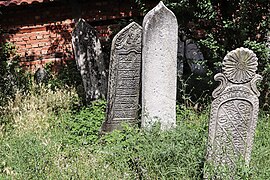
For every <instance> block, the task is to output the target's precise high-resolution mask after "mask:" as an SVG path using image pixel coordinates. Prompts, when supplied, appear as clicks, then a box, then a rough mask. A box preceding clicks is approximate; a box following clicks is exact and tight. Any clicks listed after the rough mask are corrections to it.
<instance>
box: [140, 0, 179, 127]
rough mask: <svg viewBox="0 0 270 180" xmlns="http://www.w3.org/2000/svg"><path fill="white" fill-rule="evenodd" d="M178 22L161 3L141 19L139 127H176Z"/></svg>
mask: <svg viewBox="0 0 270 180" xmlns="http://www.w3.org/2000/svg"><path fill="white" fill-rule="evenodd" d="M177 37H178V24H177V19H176V17H175V15H174V14H173V12H172V11H170V10H169V9H168V8H167V7H166V6H165V5H164V4H163V3H162V2H160V3H159V4H158V5H157V6H156V7H155V8H154V9H152V10H151V11H150V12H148V13H147V14H146V16H145V17H144V20H143V50H142V126H143V127H146V128H148V127H149V128H150V127H151V126H152V125H153V124H154V123H155V122H159V123H160V124H161V129H163V130H165V129H169V128H171V127H174V126H175V125H176V80H177Z"/></svg>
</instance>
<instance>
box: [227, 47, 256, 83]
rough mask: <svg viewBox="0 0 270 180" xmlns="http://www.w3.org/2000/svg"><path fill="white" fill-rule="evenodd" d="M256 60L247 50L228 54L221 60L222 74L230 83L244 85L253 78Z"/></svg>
mask: <svg viewBox="0 0 270 180" xmlns="http://www.w3.org/2000/svg"><path fill="white" fill-rule="evenodd" d="M257 60H258V58H257V57H256V55H255V54H254V53H253V51H251V50H249V49H247V48H243V47H241V48H237V49H236V50H233V51H231V52H229V53H228V54H227V55H226V56H225V58H224V60H223V73H224V75H225V76H226V77H227V78H228V80H229V81H231V82H232V83H237V84H240V83H246V82H249V81H250V80H252V79H253V78H254V76H255V75H256V70H257V65H258V62H257Z"/></svg>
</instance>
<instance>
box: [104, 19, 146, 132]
mask: <svg viewBox="0 0 270 180" xmlns="http://www.w3.org/2000/svg"><path fill="white" fill-rule="evenodd" d="M141 41H142V27H141V26H140V25H138V24H137V23H135V22H132V23H130V24H129V25H128V26H126V27H125V28H124V29H122V30H121V31H120V32H119V33H118V34H117V35H116V36H115V37H114V39H113V41H112V47H111V60H110V69H109V86H108V97H107V102H108V103H107V110H106V111H107V113H106V114H107V117H106V121H105V123H104V124H103V126H102V131H106V132H109V131H112V130H114V129H118V128H120V127H121V126H120V125H121V123H123V122H126V123H136V122H137V119H138V109H139V96H140V79H141V51H142V50H141V49H142V45H141Z"/></svg>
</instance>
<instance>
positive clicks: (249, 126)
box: [205, 47, 262, 176]
mask: <svg viewBox="0 0 270 180" xmlns="http://www.w3.org/2000/svg"><path fill="white" fill-rule="evenodd" d="M257 65H258V63H257V57H256V55H255V54H254V53H253V52H252V51H251V50H249V49H247V48H242V47H241V48H237V49H236V50H233V51H231V52H229V53H228V54H227V55H226V56H225V58H224V60H223V68H222V70H223V73H218V74H216V75H215V77H214V78H215V80H216V81H220V82H221V84H220V86H219V87H218V88H216V89H215V90H214V91H213V97H214V100H213V102H212V105H211V117H210V122H209V136H208V147H207V158H206V159H207V162H208V163H210V164H212V165H213V166H214V167H226V168H228V169H229V170H230V171H229V172H231V173H232V176H233V173H234V172H235V170H236V164H237V163H238V161H239V158H240V159H242V160H244V162H245V163H246V165H248V164H249V161H250V155H251V149H252V143H253V137H254V133H255V127H256V123H257V119H258V110H259V100H258V97H259V95H260V93H259V92H258V90H257V87H256V82H257V80H260V79H261V78H262V77H261V76H260V75H258V74H256V70H257ZM205 176H207V175H205Z"/></svg>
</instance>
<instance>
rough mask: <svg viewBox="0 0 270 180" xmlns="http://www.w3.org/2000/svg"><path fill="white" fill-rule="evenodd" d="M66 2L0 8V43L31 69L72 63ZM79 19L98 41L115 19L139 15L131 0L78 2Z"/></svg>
mask: <svg viewBox="0 0 270 180" xmlns="http://www.w3.org/2000/svg"><path fill="white" fill-rule="evenodd" d="M65 2H67V1H56V2H43V3H35V4H21V5H14V6H5V7H0V11H1V12H2V15H1V16H0V24H1V27H2V28H3V29H4V32H5V33H4V35H3V37H2V38H1V41H2V42H3V41H8V42H12V43H14V44H15V45H16V48H17V53H18V54H20V56H21V59H20V60H21V64H22V65H25V66H27V67H29V68H30V69H32V70H35V69H37V68H38V67H39V66H40V65H44V63H46V62H50V61H61V62H62V61H65V60H72V59H73V58H74V57H73V51H72V45H71V32H72V30H73V28H74V24H75V22H74V17H75V15H74V9H73V8H72V5H71V4H68V3H65ZM82 2H83V3H82V4H81V8H80V14H81V17H82V18H84V19H86V20H87V21H88V22H89V23H90V24H92V25H93V26H94V27H95V28H96V29H97V30H98V33H99V36H100V39H101V41H102V42H105V41H107V40H108V37H109V35H110V33H111V32H112V31H111V30H112V28H113V27H114V26H112V25H117V22H118V21H117V20H119V19H123V18H130V17H137V16H140V13H139V11H138V8H137V7H136V4H135V3H134V2H133V1H131V0H130V1H129V0H125V1H123V0H119V1H109V0H103V1H100V0H99V1H98V0H94V1H93V0H91V2H89V1H82Z"/></svg>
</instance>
